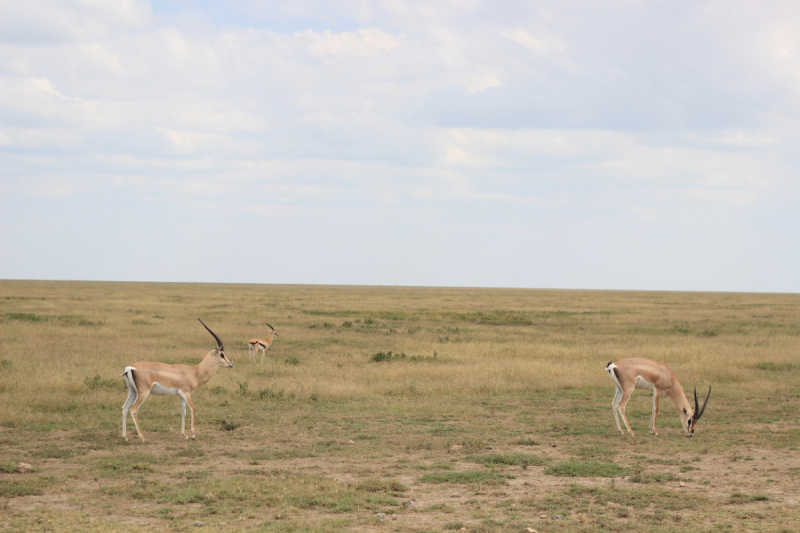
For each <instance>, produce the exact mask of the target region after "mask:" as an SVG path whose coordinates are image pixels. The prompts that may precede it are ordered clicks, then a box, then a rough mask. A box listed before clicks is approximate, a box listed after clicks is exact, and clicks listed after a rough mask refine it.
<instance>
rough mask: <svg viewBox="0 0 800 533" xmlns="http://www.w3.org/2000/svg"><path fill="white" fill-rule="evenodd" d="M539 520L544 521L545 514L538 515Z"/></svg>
mask: <svg viewBox="0 0 800 533" xmlns="http://www.w3.org/2000/svg"><path fill="white" fill-rule="evenodd" d="M539 518H541V519H542V520H546V519H547V515H546V514H540V515H539Z"/></svg>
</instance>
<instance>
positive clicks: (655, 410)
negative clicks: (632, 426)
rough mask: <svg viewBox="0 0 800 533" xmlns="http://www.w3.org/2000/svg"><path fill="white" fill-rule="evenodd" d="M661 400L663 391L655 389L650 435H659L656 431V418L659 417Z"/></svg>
mask: <svg viewBox="0 0 800 533" xmlns="http://www.w3.org/2000/svg"><path fill="white" fill-rule="evenodd" d="M660 398H661V391H659V390H658V389H657V388H655V387H653V413H652V415H651V416H650V433H651V434H652V435H658V431H656V417H657V416H658V400H659V399H660Z"/></svg>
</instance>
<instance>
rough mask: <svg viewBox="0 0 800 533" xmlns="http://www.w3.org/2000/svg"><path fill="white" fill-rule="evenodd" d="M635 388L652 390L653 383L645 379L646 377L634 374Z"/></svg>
mask: <svg viewBox="0 0 800 533" xmlns="http://www.w3.org/2000/svg"><path fill="white" fill-rule="evenodd" d="M635 388H637V389H647V390H653V384H652V383H650V382H649V381H647V380H646V379H643V378H642V376H636V386H635Z"/></svg>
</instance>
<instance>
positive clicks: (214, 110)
mask: <svg viewBox="0 0 800 533" xmlns="http://www.w3.org/2000/svg"><path fill="white" fill-rule="evenodd" d="M798 141H800V2H796V1H794V0H787V1H771V0H765V1H735V0H732V1H728V0H726V1H722V0H699V1H683V0H669V1H656V0H654V1H641V0H630V1H627V0H605V1H591V0H582V1H569V0H558V1H547V0H540V1H537V0H530V1H519V0H516V1H506V0H491V1H489V0H487V1H481V0H449V1H439V0H419V1H417V0H375V1H372V0H319V1H317V0H289V1H283V0H272V1H267V0H229V1H226V2H211V1H205V0H202V1H201V0H174V1H154V2H146V1H136V0H78V1H72V0H26V1H25V2H19V1H17V0H0V279H46V280H114V281H175V282H220V283H265V284H270V283H281V284H283V283H288V284H295V283H297V284H344V285H401V286H457V287H520V288H556V289H562V288H563V289H617V290H689V291H738V292H781V293H798V292H800V142H798Z"/></svg>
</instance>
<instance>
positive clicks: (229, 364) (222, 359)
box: [197, 318, 233, 368]
mask: <svg viewBox="0 0 800 533" xmlns="http://www.w3.org/2000/svg"><path fill="white" fill-rule="evenodd" d="M197 320H200V319H199V318H198V319H197ZM200 323H201V324H203V327H204V328H206V329H207V330H208V332H209V333H211V335H213V336H214V338H215V339H216V340H217V349H216V350H214V351H215V352H216V353H217V355H218V356H219V359H218V361H217V366H224V367H225V368H233V361H231V360H230V359H228V356H227V355H225V346H223V345H222V339H220V338H219V337H218V336H217V334H216V333H214V332H213V331H211V328H209V327H208V326H206V325H205V323H204V322H203V321H202V320H200Z"/></svg>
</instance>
